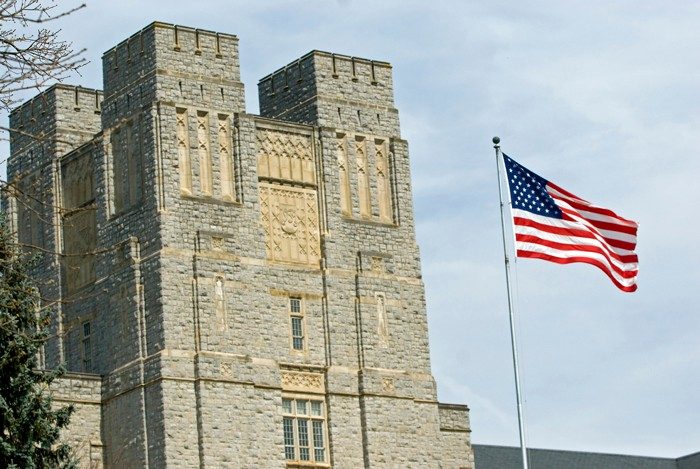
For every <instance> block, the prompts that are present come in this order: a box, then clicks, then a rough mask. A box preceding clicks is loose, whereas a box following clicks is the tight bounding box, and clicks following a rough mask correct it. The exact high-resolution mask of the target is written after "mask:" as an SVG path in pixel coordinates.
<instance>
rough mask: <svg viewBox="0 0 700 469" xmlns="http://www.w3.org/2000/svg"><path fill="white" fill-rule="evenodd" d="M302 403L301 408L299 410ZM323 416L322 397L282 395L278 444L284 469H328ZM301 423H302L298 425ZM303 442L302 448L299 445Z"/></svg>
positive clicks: (294, 394) (326, 433)
mask: <svg viewBox="0 0 700 469" xmlns="http://www.w3.org/2000/svg"><path fill="white" fill-rule="evenodd" d="M302 402H303V403H305V404H304V407H301V406H299V403H302ZM314 404H316V405H314ZM327 416H328V412H327V407H326V400H325V398H324V397H323V396H322V395H314V394H303V393H287V392H285V393H283V394H282V441H283V446H284V457H285V461H286V462H287V468H302V467H330V463H329V459H330V458H329V454H328V451H329V442H328V424H327V419H328V417H327ZM302 422H305V423H304V424H303V425H301V423H302ZM302 429H304V430H305V432H301V430H302ZM302 433H304V434H305V437H304V439H303V440H302V438H301V434H302ZM319 436H320V438H319ZM319 440H320V441H319ZM304 442H305V443H306V445H302V443H304ZM302 450H305V456H302Z"/></svg>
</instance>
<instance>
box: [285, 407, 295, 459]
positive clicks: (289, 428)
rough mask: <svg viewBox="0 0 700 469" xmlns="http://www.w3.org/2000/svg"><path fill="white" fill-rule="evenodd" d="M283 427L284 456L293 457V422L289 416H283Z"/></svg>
mask: <svg viewBox="0 0 700 469" xmlns="http://www.w3.org/2000/svg"><path fill="white" fill-rule="evenodd" d="M282 425H283V429H284V457H285V458H287V459H294V423H293V419H291V418H290V417H284V420H283V421H282Z"/></svg>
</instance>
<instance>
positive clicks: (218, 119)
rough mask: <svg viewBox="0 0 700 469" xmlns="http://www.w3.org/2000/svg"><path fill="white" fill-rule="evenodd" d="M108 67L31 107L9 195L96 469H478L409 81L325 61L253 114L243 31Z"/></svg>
mask: <svg viewBox="0 0 700 469" xmlns="http://www.w3.org/2000/svg"><path fill="white" fill-rule="evenodd" d="M103 72H104V93H103V92H100V91H97V90H88V89H85V88H80V87H68V86H63V85H56V86H54V87H52V88H50V89H49V90H47V91H45V92H44V93H42V94H40V95H38V96H37V97H35V98H33V99H32V100H31V101H28V102H27V103H25V104H23V105H22V106H20V107H19V108H17V109H16V110H14V111H13V112H12V114H11V126H12V128H15V129H21V130H22V132H21V133H19V132H18V133H15V134H13V139H12V150H11V153H12V156H11V158H10V161H9V163H8V178H9V180H10V181H11V188H12V189H11V190H10V191H8V193H7V194H6V206H7V207H8V210H9V212H10V213H11V220H12V222H13V224H14V226H15V228H16V229H17V232H18V239H19V241H20V242H21V243H22V244H24V245H25V246H27V248H28V249H34V250H36V251H37V252H39V253H41V254H40V262H39V264H38V265H37V268H36V269H35V273H34V274H35V276H36V278H37V279H38V280H39V283H40V285H41V289H42V297H43V298H44V301H45V304H46V307H47V308H50V310H51V312H52V317H53V318H54V320H53V322H52V326H51V327H52V333H53V336H52V339H51V340H50V341H49V343H48V344H47V346H46V350H45V353H44V355H43V356H42V361H43V364H44V365H45V366H47V367H54V366H56V365H58V364H59V363H66V365H67V367H68V369H69V371H70V373H69V375H67V376H66V378H65V379H63V380H62V381H61V382H60V383H58V384H57V386H56V389H54V394H55V396H56V398H57V400H58V401H68V402H74V403H75V405H76V408H77V412H76V414H75V416H74V418H73V422H72V426H71V428H70V431H69V435H68V439H69V440H70V441H72V442H73V443H74V446H75V447H76V448H78V450H79V452H80V455H81V457H82V458H83V462H84V464H86V467H87V464H88V463H91V464H93V465H104V466H106V467H153V468H156V467H165V466H168V467H205V466H206V467H280V468H281V467H338V468H346V467H347V468H355V467H467V468H471V467H472V466H473V462H472V461H473V458H472V452H471V446H470V440H469V423H468V409H467V408H466V406H460V405H446V404H440V403H438V402H437V394H436V388H435V382H434V380H433V377H432V375H431V372H430V361H429V350H428V332H427V321H426V310H425V298H424V289H423V284H422V281H421V273H420V255H419V252H418V247H417V244H416V239H415V229H414V219H413V207H412V196H411V181H410V173H409V160H408V147H407V143H406V141H405V140H403V139H402V138H401V135H400V128H399V120H398V111H397V109H396V108H395V107H394V100H393V85H392V74H391V66H390V65H389V64H388V63H386V62H378V61H372V60H365V59H358V58H354V57H347V56H342V55H335V54H329V53H326V52H319V51H313V52H310V53H309V54H307V55H305V56H303V57H301V58H300V59H298V60H296V61H294V62H292V63H290V64H289V65H287V66H285V67H283V68H281V69H279V70H278V71H276V72H274V73H272V74H271V75H268V76H267V77H265V78H263V79H262V80H261V81H260V83H259V85H258V87H259V96H260V110H261V111H260V114H261V115H260V116H255V115H251V114H247V113H246V112H245V103H244V94H243V84H242V83H241V81H240V73H239V62H238V40H237V38H236V37H235V36H233V35H230V34H222V33H214V32H210V31H203V30H197V29H192V28H186V27H181V26H175V25H169V24H163V23H152V24H151V25H149V26H147V27H146V28H144V29H143V30H141V31H139V32H138V33H137V34H135V35H134V36H132V37H130V38H128V39H127V40H125V41H123V42H122V43H120V44H119V45H117V46H116V47H114V48H112V49H110V50H109V51H107V52H106V53H105V54H104V56H103Z"/></svg>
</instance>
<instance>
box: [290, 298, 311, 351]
mask: <svg viewBox="0 0 700 469" xmlns="http://www.w3.org/2000/svg"><path fill="white" fill-rule="evenodd" d="M287 306H288V310H289V346H290V348H291V350H292V353H297V354H301V353H306V350H307V348H306V346H307V342H308V340H307V334H306V315H305V314H304V313H305V309H306V308H305V302H304V298H303V297H302V296H301V295H290V296H289V302H288V305H287ZM297 331H298V332H299V333H297ZM297 344H300V346H297Z"/></svg>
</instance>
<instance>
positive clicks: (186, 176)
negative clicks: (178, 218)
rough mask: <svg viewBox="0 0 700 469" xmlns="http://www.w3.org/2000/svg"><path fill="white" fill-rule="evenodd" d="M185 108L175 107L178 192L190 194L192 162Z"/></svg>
mask: <svg viewBox="0 0 700 469" xmlns="http://www.w3.org/2000/svg"><path fill="white" fill-rule="evenodd" d="M188 128H189V126H188V125H187V109H180V108H178V109H177V153H178V162H179V169H180V193H182V194H185V195H192V162H191V161H190V139H189V130H188Z"/></svg>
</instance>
